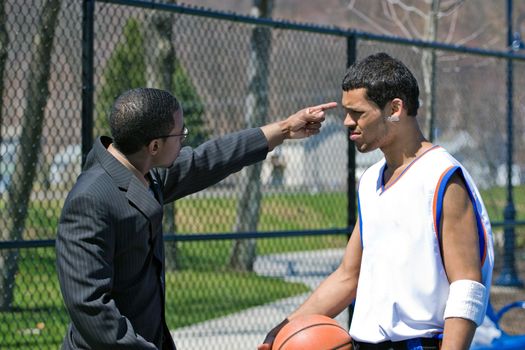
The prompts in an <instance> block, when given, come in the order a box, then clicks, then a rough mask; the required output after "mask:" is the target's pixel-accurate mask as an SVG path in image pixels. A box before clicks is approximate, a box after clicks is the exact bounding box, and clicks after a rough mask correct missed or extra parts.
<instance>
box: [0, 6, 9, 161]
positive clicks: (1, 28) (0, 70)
mask: <svg viewBox="0 0 525 350" xmlns="http://www.w3.org/2000/svg"><path fill="white" fill-rule="evenodd" d="M5 21H6V16H5V3H4V0H0V145H1V144H2V141H3V137H2V125H3V123H4V119H3V114H2V110H3V101H4V99H3V96H4V70H5V62H6V60H7V46H8V45H9V36H8V35H7V29H6V27H5ZM1 162H2V154H1V153H0V163H1Z"/></svg>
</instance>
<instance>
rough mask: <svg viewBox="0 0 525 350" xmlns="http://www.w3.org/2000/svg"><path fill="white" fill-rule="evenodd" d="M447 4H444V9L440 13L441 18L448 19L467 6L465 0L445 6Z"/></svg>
mask: <svg viewBox="0 0 525 350" xmlns="http://www.w3.org/2000/svg"><path fill="white" fill-rule="evenodd" d="M444 4H445V2H443V3H442V9H441V11H440V12H439V17H447V16H450V15H451V14H452V13H454V12H456V11H457V9H458V8H460V7H461V6H463V4H465V0H454V1H451V2H450V5H448V6H447V5H444Z"/></svg>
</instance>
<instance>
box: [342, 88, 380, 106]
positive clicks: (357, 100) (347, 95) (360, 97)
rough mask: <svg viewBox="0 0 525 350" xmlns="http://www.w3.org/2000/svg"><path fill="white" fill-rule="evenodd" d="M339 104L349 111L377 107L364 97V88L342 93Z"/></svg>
mask: <svg viewBox="0 0 525 350" xmlns="http://www.w3.org/2000/svg"><path fill="white" fill-rule="evenodd" d="M341 104H342V105H343V107H344V108H349V109H361V108H365V107H366V108H370V107H377V106H375V103H373V102H372V101H371V100H370V99H369V98H368V96H367V95H366V89H365V88H360V89H354V90H348V91H343V97H342V101H341Z"/></svg>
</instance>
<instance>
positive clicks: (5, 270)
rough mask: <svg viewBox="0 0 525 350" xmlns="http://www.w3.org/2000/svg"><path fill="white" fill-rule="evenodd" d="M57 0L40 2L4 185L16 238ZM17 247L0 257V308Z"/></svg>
mask: <svg viewBox="0 0 525 350" xmlns="http://www.w3.org/2000/svg"><path fill="white" fill-rule="evenodd" d="M60 2H61V0H47V1H46V2H45V3H44V6H43V9H42V15H41V17H40V18H41V22H40V27H39V28H38V30H37V34H36V35H35V37H34V39H33V46H32V47H33V48H34V56H33V57H32V59H31V60H30V66H29V77H28V79H27V81H28V88H27V91H26V101H27V107H26V110H25V111H24V115H23V125H22V135H21V137H20V145H19V147H18V152H17V158H16V159H17V162H16V165H15V172H14V174H15V175H16V176H13V177H12V181H11V183H10V185H9V188H8V198H9V199H8V204H7V210H8V216H7V221H6V223H7V225H6V227H5V231H4V232H6V234H7V235H8V236H7V237H4V238H7V239H10V240H20V239H22V238H23V237H22V233H23V232H24V225H25V219H26V216H27V211H28V205H29V197H30V195H31V190H32V188H33V181H34V178H35V173H36V167H37V163H38V156H39V154H40V148H41V142H40V139H41V136H42V127H43V121H44V112H45V107H46V103H47V99H48V96H49V88H48V80H49V75H50V67H51V53H52V49H53V39H54V36H55V27H56V23H57V18H58V13H59V11H60ZM17 257H18V251H17V250H12V251H9V252H7V254H6V255H2V256H1V257H0V271H2V276H1V277H2V278H1V280H0V308H2V309H8V308H10V307H11V306H12V303H13V294H14V282H15V274H16V271H17V269H18V266H17Z"/></svg>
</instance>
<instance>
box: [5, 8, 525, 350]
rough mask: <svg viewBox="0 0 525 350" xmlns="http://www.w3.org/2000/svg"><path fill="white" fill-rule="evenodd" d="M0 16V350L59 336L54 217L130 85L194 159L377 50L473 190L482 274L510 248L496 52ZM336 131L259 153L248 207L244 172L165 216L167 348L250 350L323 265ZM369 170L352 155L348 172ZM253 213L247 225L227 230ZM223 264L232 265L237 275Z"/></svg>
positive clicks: (342, 156)
mask: <svg viewBox="0 0 525 350" xmlns="http://www.w3.org/2000/svg"><path fill="white" fill-rule="evenodd" d="M2 4H3V5H4V8H3V11H4V12H5V28H4V29H3V28H2V27H1V26H0V32H1V33H0V40H2V43H1V47H2V48H7V50H6V52H7V56H6V58H5V60H3V58H2V57H3V56H1V55H0V69H2V71H3V80H2V84H3V85H2V89H0V91H1V92H2V94H3V95H2V108H1V110H0V111H1V115H0V116H1V119H0V125H1V134H0V136H1V139H0V141H1V143H0V145H1V148H0V157H1V158H0V174H1V178H0V195H1V197H0V208H1V209H2V210H1V214H0V215H1V216H0V226H1V230H0V234H1V235H2V236H1V240H2V241H1V242H0V244H2V245H0V266H1V269H0V270H1V274H2V276H1V277H2V281H1V282H0V283H1V284H0V307H1V311H0V348H2V349H3V348H6V349H56V348H58V347H59V344H60V343H61V340H62V338H63V336H64V334H65V332H66V327H67V324H68V322H69V321H68V315H67V312H66V310H65V308H64V307H63V303H62V299H61V295H60V291H59V288H58V282H57V278H56V272H55V265H54V264H55V263H54V259H55V255H54V250H53V245H54V241H53V239H54V237H55V233H56V227H57V222H58V217H59V214H60V210H61V206H62V204H63V201H64V199H65V196H66V195H67V192H68V190H69V189H70V188H71V186H72V185H73V183H74V181H75V179H76V176H77V175H78V174H79V172H80V168H81V163H82V159H83V158H82V153H83V152H85V151H86V150H87V149H86V144H87V145H88V146H89V145H90V143H91V142H92V139H91V138H92V137H96V136H98V135H101V134H107V133H108V130H107V129H108V126H107V119H106V118H107V116H108V110H109V108H110V106H111V103H112V101H113V100H114V99H115V97H116V96H117V95H118V94H119V93H121V92H122V91H124V90H127V89H129V88H132V87H138V86H150V87H158V88H163V89H168V90H170V91H172V92H173V93H174V94H175V95H176V96H177V97H178V98H179V99H180V100H181V102H182V105H183V108H184V111H185V122H186V124H187V125H188V128H189V129H190V135H191V137H190V139H189V143H190V144H191V145H197V144H199V143H200V142H202V141H203V140H205V139H208V138H212V137H216V136H220V135H223V134H225V133H228V132H231V131H234V130H238V129H241V128H246V127H250V126H257V125H262V124H264V123H268V122H272V121H275V120H277V119H280V118H282V117H284V116H286V115H289V114H291V113H293V112H295V111H296V110H298V109H300V108H302V107H305V106H308V105H314V104H317V103H321V102H325V101H339V100H340V97H341V96H340V95H341V89H340V83H341V80H342V77H343V75H344V72H345V68H346V66H347V64H348V62H349V61H352V60H353V59H356V58H357V59H359V58H362V57H365V56H366V55H368V54H370V53H372V52H377V51H385V52H388V53H390V54H392V55H393V56H395V57H398V58H400V59H401V60H403V61H404V62H405V63H406V64H407V65H408V66H409V67H410V68H411V69H412V71H413V72H415V74H416V77H417V79H418V81H419V83H420V87H421V102H422V107H421V109H420V115H419V116H418V118H419V119H420V122H421V125H422V126H423V127H424V129H425V132H426V133H427V135H429V137H431V138H433V141H434V142H435V143H438V144H440V145H442V146H444V147H445V148H446V149H448V150H449V151H450V152H451V153H452V154H453V155H455V156H456V157H457V158H458V159H459V160H460V161H462V162H463V163H464V165H465V166H466V167H467V168H468V169H469V171H470V172H471V174H472V176H473V177H474V179H475V180H476V181H477V183H478V184H479V185H480V188H481V189H482V192H483V193H482V194H483V196H484V199H485V202H486V205H487V207H488V208H489V212H490V215H491V218H492V220H493V221H494V222H495V223H496V225H495V228H494V231H495V239H496V247H497V249H498V256H497V257H498V260H497V261H498V262H499V264H500V265H501V264H502V261H504V259H503V257H504V256H505V255H504V254H503V253H504V249H503V248H504V245H503V242H504V237H508V236H506V235H504V230H503V226H500V225H498V224H497V223H498V222H502V220H503V219H504V218H503V212H504V209H505V207H507V206H508V205H507V199H508V193H507V192H508V189H507V188H506V184H507V182H506V181H507V171H506V169H507V165H508V164H507V155H508V137H507V128H508V118H507V106H508V100H507V59H506V58H505V55H504V54H501V53H499V54H498V53H491V52H488V51H482V50H478V51H479V52H476V51H475V50H471V51H469V50H465V49H461V48H459V49H453V48H450V47H445V46H444V45H442V46H439V45H437V46H432V45H423V44H422V43H417V42H412V43H410V42H408V41H403V40H394V39H392V38H385V37H378V36H372V35H366V34H365V33H354V32H352V31H342V30H336V29H330V28H323V27H316V26H309V25H300V24H292V23H284V22H272V21H269V20H257V19H256V18H250V17H241V16H235V15H232V14H225V13H220V12H210V11H204V10H199V9H193V8H188V7H183V6H175V5H169V4H164V3H162V2H158V1H157V2H151V3H148V2H145V1H84V2H81V1H59V0H48V1H44V0H7V1H4V2H2ZM57 9H59V10H57ZM91 11H93V12H91ZM21 14H22V15H21ZM91 16H92V17H91ZM83 25H84V28H83V27H82V26H83ZM90 28H92V32H91V30H90ZM91 34H92V35H91ZM433 47H434V51H432V48H433ZM432 54H434V55H435V65H434V66H433V65H431V64H429V63H428V62H431V61H432V60H430V59H429V57H432ZM513 61H514V62H513V64H514V66H513V77H514V86H516V87H517V86H523V84H524V83H525V81H524V77H525V74H523V73H524V72H525V61H524V60H523V59H519V58H516V59H514V60H513ZM91 64H92V66H91ZM0 72H1V71H0ZM432 86H433V87H434V88H431V87H432ZM523 94H524V93H523V90H522V89H518V88H516V89H514V97H513V100H512V101H513V102H514V104H513V105H514V119H513V133H514V135H515V138H514V144H513V146H514V156H513V162H512V169H513V171H514V173H513V176H512V180H513V185H514V187H513V188H512V190H513V191H512V194H513V196H514V198H513V203H514V205H515V209H516V212H517V220H523V217H524V215H525V214H524V213H525V207H524V206H525V200H524V197H525V190H524V189H525V187H523V185H522V183H523V182H525V178H524V176H525V172H524V171H525V158H524V154H525V152H523V151H524V147H525V139H524V136H523V135H525V133H524V125H523V124H524V120H523V116H524V114H525V101H524V95H523ZM91 99H92V100H91ZM261 111H263V112H264V113H261ZM431 116H435V119H434V118H432V117H431ZM342 119H343V112H342V111H341V110H336V111H335V112H331V113H330V114H329V115H328V116H327V121H326V123H325V126H324V127H323V131H322V133H321V134H319V135H317V136H316V137H314V138H309V139H307V140H304V141H296V142H289V143H286V144H284V145H282V146H281V147H279V148H278V149H276V150H275V151H273V152H272V153H271V154H269V156H268V157H267V159H266V160H265V161H264V162H263V163H262V165H261V166H260V168H258V169H257V170H256V171H258V172H260V175H258V176H257V179H258V180H257V182H256V183H255V184H252V185H255V188H256V190H257V191H259V192H260V197H257V198H259V199H258V200H257V202H256V203H253V201H244V200H243V198H245V194H246V193H247V191H248V190H247V188H248V182H247V181H248V178H249V177H248V174H247V171H246V170H243V171H241V172H239V173H236V174H233V175H231V176H230V177H228V178H227V179H225V180H224V181H222V182H220V183H219V184H217V185H215V186H213V187H211V188H209V189H207V190H205V191H202V192H200V193H197V194H194V195H192V196H189V197H188V198H184V199H182V200H180V201H178V202H177V203H176V204H175V205H174V206H170V207H167V208H166V220H165V231H166V232H167V233H169V234H168V235H167V236H166V259H167V266H168V269H167V277H166V285H167V287H166V290H167V291H166V293H167V296H166V317H167V323H168V325H169V326H170V328H171V329H173V331H174V336H175V339H176V342H177V343H178V346H179V348H181V349H202V348H205V347H209V346H211V344H213V346H214V347H216V348H224V349H230V350H231V349H236V348H239V349H246V348H250V347H254V344H256V342H257V341H260V340H261V335H260V334H259V333H260V332H263V333H264V332H265V331H267V330H268V329H270V328H271V326H273V325H274V323H276V322H278V321H279V320H280V317H282V315H284V314H286V313H287V312H289V311H291V309H293V308H294V307H295V306H296V305H297V303H299V302H300V300H304V296H305V293H306V292H308V290H310V289H311V288H313V286H315V285H316V283H318V282H319V281H320V279H321V278H322V277H323V276H326V275H327V274H328V273H330V272H331V271H333V269H334V268H335V267H336V266H337V265H338V263H339V259H340V257H341V256H342V252H343V249H344V246H345V242H346V239H347V235H346V234H347V233H348V232H349V231H350V230H351V225H352V223H353V220H354V216H355V210H354V208H355V207H354V206H353V202H354V197H353V189H354V186H355V183H354V176H353V174H354V169H353V162H354V159H353V156H354V152H353V146H352V145H350V146H349V144H348V138H347V137H346V130H345V129H344V127H343V125H342ZM429 130H432V132H430V131H429ZM379 157H380V155H379V153H372V154H358V155H357V156H356V159H355V162H356V166H355V175H357V176H359V175H360V174H361V172H362V171H363V170H364V169H365V168H366V167H368V166H369V165H371V164H373V163H374V162H375V161H376V160H377V159H378V158H379ZM349 174H351V176H350V179H349ZM349 184H350V185H349ZM250 188H254V187H250ZM254 205H255V206H256V207H255V208H258V210H257V213H258V215H257V216H256V220H248V222H245V221H246V220H244V221H243V220H242V219H240V218H242V217H246V215H244V216H243V213H244V211H249V210H252V209H253V208H254V207H253V206H254ZM196 218H198V219H196ZM252 219H253V218H252ZM512 234H515V238H516V239H515V241H514V245H513V249H512V251H511V253H512V254H511V258H512V259H507V263H509V264H510V266H511V267H512V268H516V273H517V274H518V275H519V277H520V278H521V280H522V281H523V280H525V266H524V265H525V250H524V247H525V233H524V232H523V229H522V228H520V227H519V226H518V227H517V228H516V231H515V232H514V231H513V232H512ZM239 252H241V253H242V255H248V258H247V259H244V260H242V261H240V259H238V257H239V255H241V253H239ZM507 252H508V250H507ZM248 253H249V254H248ZM498 269H499V270H497V271H496V277H497V275H498V272H499V271H501V266H498ZM262 305H267V307H262ZM234 315H236V316H234ZM341 317H343V318H344V317H346V316H345V315H342V316H341ZM343 322H346V321H343ZM254 339H255V340H254Z"/></svg>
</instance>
